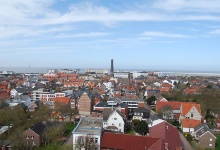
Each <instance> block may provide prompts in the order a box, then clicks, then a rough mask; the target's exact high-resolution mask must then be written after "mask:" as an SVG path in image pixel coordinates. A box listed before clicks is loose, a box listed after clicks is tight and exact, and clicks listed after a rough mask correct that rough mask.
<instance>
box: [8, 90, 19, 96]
mask: <svg viewBox="0 0 220 150" xmlns="http://www.w3.org/2000/svg"><path fill="white" fill-rule="evenodd" d="M16 95H18V92H17V91H16V90H15V89H12V90H11V91H10V96H11V97H15V96H16Z"/></svg>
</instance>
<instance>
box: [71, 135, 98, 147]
mask: <svg viewBox="0 0 220 150" xmlns="http://www.w3.org/2000/svg"><path fill="white" fill-rule="evenodd" d="M74 146H75V148H76V149H82V148H84V149H85V150H93V149H95V148H96V147H97V146H98V145H97V144H96V142H95V138H94V137H93V136H92V135H86V136H79V137H77V140H76V143H75V145H74Z"/></svg>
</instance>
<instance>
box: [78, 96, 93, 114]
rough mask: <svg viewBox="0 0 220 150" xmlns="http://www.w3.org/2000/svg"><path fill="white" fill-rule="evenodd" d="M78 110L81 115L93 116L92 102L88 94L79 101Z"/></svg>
mask: <svg viewBox="0 0 220 150" xmlns="http://www.w3.org/2000/svg"><path fill="white" fill-rule="evenodd" d="M78 110H79V114H80V115H91V111H92V100H91V99H90V97H89V96H88V94H87V93H86V92H84V93H83V94H82V96H81V97H80V98H79V100H78Z"/></svg>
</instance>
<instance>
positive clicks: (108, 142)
mask: <svg viewBox="0 0 220 150" xmlns="http://www.w3.org/2000/svg"><path fill="white" fill-rule="evenodd" d="M159 140H160V139H159V138H152V137H147V136H134V135H129V134H118V133H111V132H104V134H103V137H102V141H101V147H102V148H110V149H120V150H148V149H149V150H150V148H151V147H152V146H153V145H154V144H156V143H157V142H158V141H159Z"/></svg>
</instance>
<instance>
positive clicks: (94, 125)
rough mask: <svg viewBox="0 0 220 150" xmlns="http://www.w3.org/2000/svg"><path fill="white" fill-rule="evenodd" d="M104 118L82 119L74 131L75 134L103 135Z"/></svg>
mask: <svg viewBox="0 0 220 150" xmlns="http://www.w3.org/2000/svg"><path fill="white" fill-rule="evenodd" d="M101 130H102V118H98V117H82V118H81V119H80V122H79V123H78V125H77V127H76V128H75V130H74V131H73V133H74V134H83V133H86V134H101Z"/></svg>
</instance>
